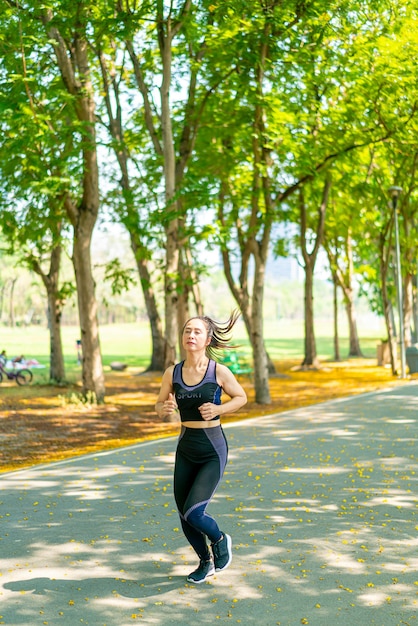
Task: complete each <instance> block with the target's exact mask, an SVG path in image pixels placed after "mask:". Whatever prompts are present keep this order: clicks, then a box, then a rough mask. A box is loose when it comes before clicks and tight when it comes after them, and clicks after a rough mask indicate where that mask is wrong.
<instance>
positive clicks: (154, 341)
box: [130, 231, 165, 372]
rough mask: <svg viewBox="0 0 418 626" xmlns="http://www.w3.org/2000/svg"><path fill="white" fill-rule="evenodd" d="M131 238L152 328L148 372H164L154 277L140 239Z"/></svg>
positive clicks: (162, 344) (161, 333)
mask: <svg viewBox="0 0 418 626" xmlns="http://www.w3.org/2000/svg"><path fill="white" fill-rule="evenodd" d="M130 237H131V248H132V251H133V253H134V257H135V261H136V266H137V268H138V273H139V278H140V281H141V287H142V293H143V294H144V301H145V308H146V310H147V315H148V319H149V323H150V328H151V345H152V349H151V362H150V364H149V365H148V367H147V371H154V372H157V371H162V370H163V369H164V346H165V341H164V334H163V328H162V323H161V317H160V314H159V312H158V307H157V301H156V297H155V292H154V289H153V286H152V277H151V274H150V271H149V267H148V261H147V259H146V258H144V255H143V254H142V252H143V249H142V244H141V243H140V242H139V241H138V237H137V236H136V235H135V233H134V232H133V231H132V232H130Z"/></svg>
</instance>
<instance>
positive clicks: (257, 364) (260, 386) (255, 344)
mask: <svg viewBox="0 0 418 626" xmlns="http://www.w3.org/2000/svg"><path fill="white" fill-rule="evenodd" d="M264 280H265V264H264V263H260V262H258V263H256V268H255V272H254V286H253V298H252V306H251V328H250V339H251V347H252V350H253V360H254V389H255V401H256V402H257V404H270V402H271V395H270V386H269V367H268V365H269V364H268V358H267V353H266V348H265V343H264V321H263V303H264Z"/></svg>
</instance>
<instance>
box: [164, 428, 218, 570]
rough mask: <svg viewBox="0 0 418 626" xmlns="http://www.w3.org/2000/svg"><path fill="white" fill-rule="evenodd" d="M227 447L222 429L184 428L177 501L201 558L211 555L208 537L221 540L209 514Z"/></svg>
mask: <svg viewBox="0 0 418 626" xmlns="http://www.w3.org/2000/svg"><path fill="white" fill-rule="evenodd" d="M227 456H228V444H227V441H226V438H225V435H224V432H223V430H222V428H221V426H216V427H215V428H185V427H182V430H181V433H180V438H179V442H178V446H177V452H176V463H175V468H174V498H175V500H176V504H177V508H178V511H179V515H180V520H181V525H182V528H183V532H184V534H185V536H186V538H187V540H188V542H189V543H190V545H191V546H192V548H193V549H194V550H195V552H196V554H197V555H198V556H199V558H200V559H208V558H209V556H210V553H209V549H208V545H207V543H206V537H208V538H209V540H210V541H211V543H215V542H216V541H218V540H219V539H220V538H221V537H222V533H221V531H220V530H219V527H218V524H217V523H216V521H215V520H214V519H213V517H211V516H210V515H208V514H207V513H206V507H207V505H208V504H209V502H210V500H211V498H212V497H213V494H214V493H215V491H216V488H217V486H218V485H219V482H220V480H221V478H222V475H223V472H224V469H225V465H226V462H227Z"/></svg>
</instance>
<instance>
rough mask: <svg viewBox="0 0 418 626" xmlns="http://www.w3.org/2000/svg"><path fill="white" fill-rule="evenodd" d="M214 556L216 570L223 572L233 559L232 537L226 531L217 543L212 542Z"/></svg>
mask: <svg viewBox="0 0 418 626" xmlns="http://www.w3.org/2000/svg"><path fill="white" fill-rule="evenodd" d="M212 552H213V558H214V561H215V571H216V572H221V571H222V570H223V569H226V568H227V567H228V565H230V564H231V561H232V539H231V537H230V536H229V535H227V534H226V533H223V534H222V537H221V538H220V539H219V541H217V542H216V543H213V544H212Z"/></svg>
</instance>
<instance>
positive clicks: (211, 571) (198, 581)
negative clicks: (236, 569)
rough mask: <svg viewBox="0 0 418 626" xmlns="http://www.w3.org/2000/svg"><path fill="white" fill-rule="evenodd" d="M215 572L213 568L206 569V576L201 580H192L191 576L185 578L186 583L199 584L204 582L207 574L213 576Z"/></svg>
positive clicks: (207, 576)
mask: <svg viewBox="0 0 418 626" xmlns="http://www.w3.org/2000/svg"><path fill="white" fill-rule="evenodd" d="M214 574H215V568H213V569H211V570H209V571H208V573H207V574H206V576H205V577H204V578H202V580H193V578H189V577H188V578H187V582H188V583H193V584H195V585H200V584H201V583H204V582H205V580H207V579H208V578H209V576H213V575H214Z"/></svg>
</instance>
